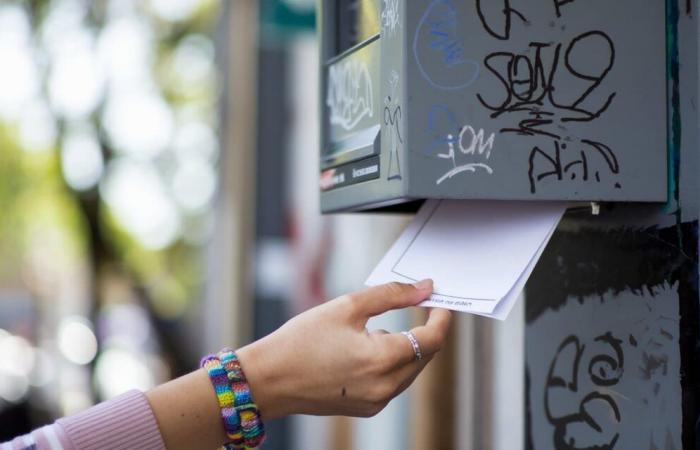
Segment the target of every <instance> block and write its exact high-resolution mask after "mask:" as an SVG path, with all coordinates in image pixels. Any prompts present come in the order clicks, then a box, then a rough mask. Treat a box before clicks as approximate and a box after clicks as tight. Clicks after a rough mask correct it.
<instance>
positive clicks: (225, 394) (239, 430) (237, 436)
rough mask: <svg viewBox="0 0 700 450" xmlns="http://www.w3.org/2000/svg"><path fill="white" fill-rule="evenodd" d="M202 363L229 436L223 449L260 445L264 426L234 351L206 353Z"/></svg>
mask: <svg viewBox="0 0 700 450" xmlns="http://www.w3.org/2000/svg"><path fill="white" fill-rule="evenodd" d="M201 367H203V368H205V369H206V371H207V374H208V375H209V379H210V380H211V382H212V385H213V386H214V391H215V392H216V397H217V399H218V401H219V407H220V408H221V418H222V420H223V422H224V429H225V430H226V436H227V437H228V438H229V439H230V442H229V443H228V444H226V445H225V446H224V449H226V450H239V449H250V448H256V447H259V446H260V445H261V444H262V442H263V441H264V440H265V427H264V425H263V422H262V419H261V418H260V411H259V410H258V407H257V405H256V404H255V403H254V402H253V398H252V396H251V393H250V386H249V385H248V382H247V380H246V378H245V374H244V373H243V369H242V368H241V365H240V363H239V361H238V358H237V357H236V353H235V352H233V351H232V350H229V349H224V350H222V351H220V352H219V354H218V355H216V356H214V355H208V356H206V357H204V358H203V359H202V362H201Z"/></svg>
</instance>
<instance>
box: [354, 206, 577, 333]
mask: <svg viewBox="0 0 700 450" xmlns="http://www.w3.org/2000/svg"><path fill="white" fill-rule="evenodd" d="M565 209H566V204H565V203H559V202H499V201H462V200H440V201H436V200H431V201H427V202H426V203H425V204H424V205H423V207H422V208H421V209H420V211H418V214H417V215H416V217H415V219H414V220H413V222H411V223H410V224H409V226H408V227H407V228H406V230H405V231H404V232H403V234H402V235H401V236H400V237H399V239H398V240H397V241H396V243H394V245H393V246H392V247H391V249H390V250H389V252H388V253H387V254H386V255H385V256H384V258H383V259H382V260H381V262H380V263H379V265H378V266H377V267H376V268H375V269H374V271H373V272H372V274H371V275H370V277H369V278H368V279H367V282H366V283H367V284H368V285H370V286H375V285H378V284H383V283H387V282H390V281H400V282H404V283H413V282H415V281H419V280H422V279H425V278H432V279H433V281H434V292H433V295H432V296H431V297H430V298H429V299H428V300H426V301H424V302H423V303H421V304H420V306H429V307H439V308H447V309H452V310H456V311H464V312H469V313H473V314H478V315H481V316H486V317H492V318H495V319H499V320H505V319H506V317H507V316H508V313H509V312H510V311H511V309H512V308H513V305H514V304H515V301H516V300H517V299H518V297H519V296H520V292H521V291H522V290H523V288H524V286H525V282H526V281H527V279H528V278H529V277H530V274H531V273H532V269H533V268H534V267H535V264H537V261H538V260H539V258H540V256H541V255H542V252H543V251H544V249H545V247H546V246H547V242H549V238H550V237H552V234H553V233H554V230H555V229H556V227H557V224H558V223H559V221H560V220H561V217H562V215H563V214H564V211H565Z"/></svg>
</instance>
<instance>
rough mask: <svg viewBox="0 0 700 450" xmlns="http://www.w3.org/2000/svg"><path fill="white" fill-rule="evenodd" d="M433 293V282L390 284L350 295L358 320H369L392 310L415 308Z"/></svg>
mask: <svg viewBox="0 0 700 450" xmlns="http://www.w3.org/2000/svg"><path fill="white" fill-rule="evenodd" d="M432 292H433V282H432V280H423V281H419V282H418V283H416V284H405V283H388V284H382V285H379V286H374V287H371V288H368V289H365V290H362V291H360V292H357V293H354V294H350V295H349V298H350V301H351V302H352V303H353V305H354V306H355V310H354V311H355V312H356V314H357V315H358V316H359V317H358V319H363V320H367V319H369V318H370V317H373V316H377V315H379V314H382V313H384V312H387V311H390V310H392V309H399V308H405V307H408V306H414V305H416V304H418V303H420V302H421V301H423V300H425V299H426V298H428V297H429V296H430V294H431V293H432Z"/></svg>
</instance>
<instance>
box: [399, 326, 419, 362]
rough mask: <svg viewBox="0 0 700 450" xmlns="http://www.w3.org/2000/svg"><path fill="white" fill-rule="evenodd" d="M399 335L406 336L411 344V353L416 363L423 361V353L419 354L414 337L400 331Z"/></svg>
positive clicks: (409, 333) (410, 333)
mask: <svg viewBox="0 0 700 450" xmlns="http://www.w3.org/2000/svg"><path fill="white" fill-rule="evenodd" d="M401 334H403V335H404V336H406V337H407V338H408V340H409V341H410V342H411V347H413V353H414V354H415V355H416V361H420V360H421V359H423V353H421V351H420V345H419V344H418V339H416V335H415V334H413V333H412V332H410V331H402V332H401Z"/></svg>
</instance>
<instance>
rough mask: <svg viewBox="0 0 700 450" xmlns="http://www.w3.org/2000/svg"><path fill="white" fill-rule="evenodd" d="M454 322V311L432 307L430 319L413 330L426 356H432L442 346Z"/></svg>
mask: <svg viewBox="0 0 700 450" xmlns="http://www.w3.org/2000/svg"><path fill="white" fill-rule="evenodd" d="M451 322H452V313H451V312H450V311H449V310H447V309H442V308H431V309H430V315H429V316H428V321H427V322H426V323H425V325H421V326H419V327H416V328H414V329H412V330H411V332H413V335H414V336H415V337H416V339H417V340H418V344H419V345H420V349H421V352H423V355H424V356H430V355H433V354H435V353H437V352H438V351H440V349H441V348H442V345H443V344H444V343H445V339H447V332H448V331H449V329H450V323H451Z"/></svg>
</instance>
